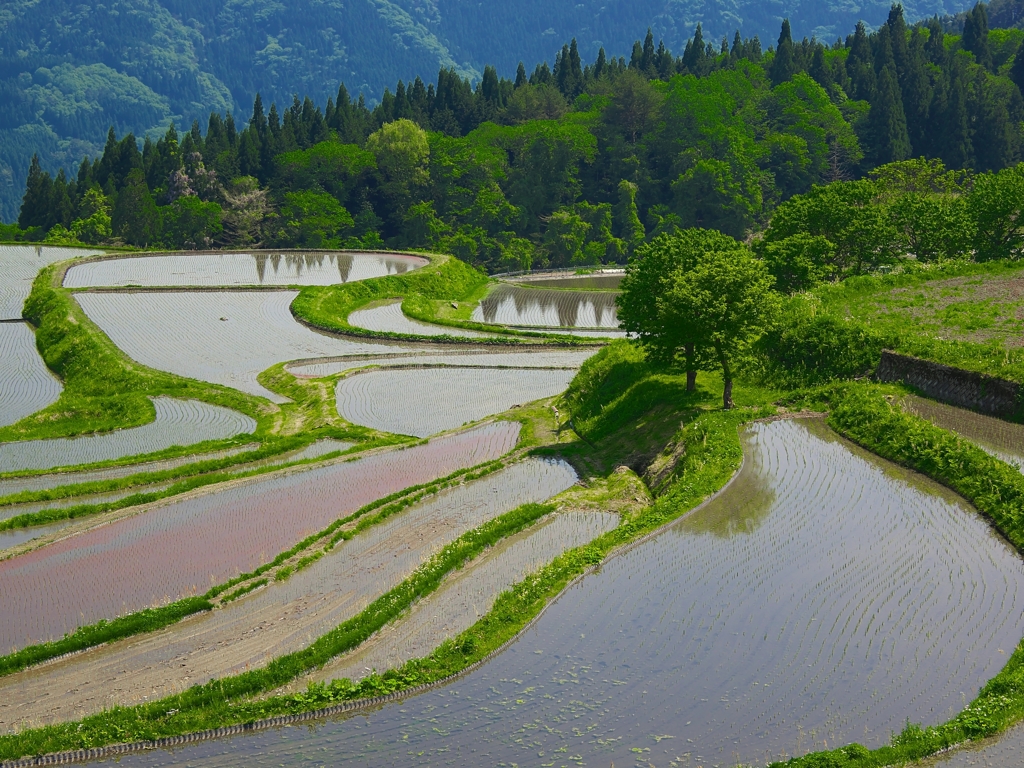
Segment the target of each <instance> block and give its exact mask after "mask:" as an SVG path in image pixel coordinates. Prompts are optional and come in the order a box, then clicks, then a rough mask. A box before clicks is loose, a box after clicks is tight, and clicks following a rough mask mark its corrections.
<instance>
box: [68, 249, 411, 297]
mask: <svg viewBox="0 0 1024 768" xmlns="http://www.w3.org/2000/svg"><path fill="white" fill-rule="evenodd" d="M429 263H430V262H429V261H427V259H423V258H420V257H417V256H403V255H399V254H384V253H379V254H378V253H294V252H289V253H273V252H261V253H220V252H217V253H173V254H158V255H153V256H126V257H116V258H111V259H103V260H98V261H92V262H89V263H87V264H79V265H76V266H73V267H71V269H69V270H68V272H67V275H66V276H65V278H64V287H65V288H98V287H128V286H140V287H157V286H181V287H200V286H234V285H238V286H249V285H253V286H255V285H258V286H288V285H337V284H339V283H351V282H355V281H356V280H368V279H370V278H373V277H385V276H386V275H402V274H405V273H406V272H410V271H412V270H414V269H418V268H419V267H423V266H426V265H427V264H429Z"/></svg>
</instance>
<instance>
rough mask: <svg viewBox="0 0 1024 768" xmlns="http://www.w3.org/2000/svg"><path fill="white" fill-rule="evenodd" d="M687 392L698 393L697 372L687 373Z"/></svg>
mask: <svg viewBox="0 0 1024 768" xmlns="http://www.w3.org/2000/svg"><path fill="white" fill-rule="evenodd" d="M686 391H687V392H696V391H697V372H696V371H687V372H686Z"/></svg>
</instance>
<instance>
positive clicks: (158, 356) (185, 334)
mask: <svg viewBox="0 0 1024 768" xmlns="http://www.w3.org/2000/svg"><path fill="white" fill-rule="evenodd" d="M297 295H298V294H297V293H296V292H294V291H270V292H250V293H246V292H230V291H224V292H209V293H206V292H204V293H187V292H181V293H177V292H175V293H82V294H77V295H76V298H77V300H78V302H79V303H80V304H81V306H82V309H84V310H85V313H86V314H87V315H88V316H89V318H90V319H91V320H92V321H93V322H95V323H96V324H97V325H98V326H99V327H100V329H101V330H102V331H103V332H104V333H106V334H107V335H108V336H109V337H110V338H111V340H112V341H113V342H114V343H115V344H116V345H117V346H118V347H119V348H120V349H121V350H123V351H124V352H125V354H127V355H128V356H129V357H131V358H132V359H134V360H137V361H138V362H140V363H142V364H143V365H148V366H149V367H151V368H156V369H158V370H161V371H168V372H170V373H176V374H178V375H179V376H186V377H188V378H192V379H199V380H200V381H208V382H210V383H212V384H223V385H225V386H228V387H233V388H235V389H240V390H242V391H243V392H248V393H250V394H254V395H260V396H262V397H266V398H268V399H270V400H272V401H274V402H277V403H280V402H284V401H285V400H284V398H282V397H281V396H279V395H276V394H274V393H273V392H270V391H269V390H267V389H264V388H263V387H262V386H261V385H260V384H259V382H257V380H256V377H257V376H258V375H259V374H260V373H261V372H262V371H265V370H266V369H267V368H269V367H271V366H272V365H275V364H277V363H281V362H284V361H286V360H296V359H299V358H307V357H331V356H341V355H365V354H374V353H377V354H379V353H381V352H382V351H387V352H410V351H411V352H415V351H416V350H415V349H413V348H410V347H404V348H403V347H400V346H397V345H394V346H392V345H387V344H382V343H380V342H375V343H369V342H357V341H350V340H347V339H342V338H338V337H336V336H328V335H325V334H321V333H316V332H315V331H312V330H310V329H309V328H307V327H306V326H304V325H302V324H301V323H299V322H297V321H296V320H295V318H294V317H292V314H291V311H290V310H289V307H290V305H291V303H292V300H293V299H294V298H295V297H296V296H297Z"/></svg>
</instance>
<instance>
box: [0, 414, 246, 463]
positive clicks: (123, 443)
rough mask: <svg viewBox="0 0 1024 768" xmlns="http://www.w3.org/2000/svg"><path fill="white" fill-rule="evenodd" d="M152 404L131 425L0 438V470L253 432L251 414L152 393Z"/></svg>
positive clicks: (127, 453) (96, 458)
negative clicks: (48, 436)
mask: <svg viewBox="0 0 1024 768" xmlns="http://www.w3.org/2000/svg"><path fill="white" fill-rule="evenodd" d="M153 407H154V408H155V409H156V418H155V419H154V421H153V422H152V423H150V424H145V425H143V426H141V427H135V428H133V429H120V430H116V431H114V432H108V433H105V434H100V435H87V436H83V437H61V438H55V439H53V440H26V441H25V442H16V443H0V472H21V471H24V470H29V469H50V468H52V467H70V466H74V465H77V464H93V463H96V462H100V461H111V460H113V459H121V458H124V457H126V456H135V455H137V454H145V453H154V452H156V451H162V450H164V449H165V448H170V447H172V446H175V445H193V444H195V443H201V442H204V441H206V440H223V439H225V438H228V437H234V436H235V435H241V434H248V433H251V432H255V431H256V421H255V420H254V419H252V418H250V417H249V416H246V415H244V414H241V413H238V412H236V411H232V410H229V409H228V408H221V407H219V406H216V405H210V404H208V403H202V402H199V401H197V400H174V399H172V398H169V397H154V398H153Z"/></svg>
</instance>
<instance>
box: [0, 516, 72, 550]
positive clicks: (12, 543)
mask: <svg viewBox="0 0 1024 768" xmlns="http://www.w3.org/2000/svg"><path fill="white" fill-rule="evenodd" d="M74 522H75V521H74V520H60V521H59V522H56V523H48V524H47V525H38V526H35V527H33V528H16V529H13V530H6V531H0V557H4V551H5V550H8V549H12V548H13V547H20V546H21V545H22V544H26V543H28V542H30V541H32V539H38V538H40V537H41V536H49V535H50V534H53V533H57V532H58V531H62V530H64V529H65V528H67V527H68V526H69V525H72V524H73V523H74Z"/></svg>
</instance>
